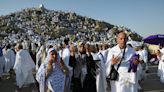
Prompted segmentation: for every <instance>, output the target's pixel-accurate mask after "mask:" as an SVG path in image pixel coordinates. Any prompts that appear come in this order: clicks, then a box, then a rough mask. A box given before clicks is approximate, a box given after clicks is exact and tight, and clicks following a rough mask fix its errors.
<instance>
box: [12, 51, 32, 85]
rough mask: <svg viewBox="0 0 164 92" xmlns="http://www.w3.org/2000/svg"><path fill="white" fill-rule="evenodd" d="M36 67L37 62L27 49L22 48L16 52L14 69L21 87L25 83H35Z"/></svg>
mask: <svg viewBox="0 0 164 92" xmlns="http://www.w3.org/2000/svg"><path fill="white" fill-rule="evenodd" d="M34 69H35V64H34V62H33V60H32V58H31V56H30V54H29V52H28V51H26V50H20V51H18V52H17V54H16V60H15V65H14V70H15V73H16V82H17V85H18V86H19V88H21V87H22V86H23V85H24V84H30V83H34V82H35V79H34V76H33V74H32V71H33V70H34Z"/></svg>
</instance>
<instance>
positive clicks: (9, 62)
mask: <svg viewBox="0 0 164 92" xmlns="http://www.w3.org/2000/svg"><path fill="white" fill-rule="evenodd" d="M4 57H5V61H6V62H5V70H4V71H5V72H9V70H10V69H12V68H13V67H14V64H15V53H14V51H13V50H11V49H8V50H7V51H6V53H5V55H4Z"/></svg>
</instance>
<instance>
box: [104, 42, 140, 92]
mask: <svg viewBox="0 0 164 92" xmlns="http://www.w3.org/2000/svg"><path fill="white" fill-rule="evenodd" d="M133 54H135V51H134V49H133V48H131V47H129V46H127V47H126V50H125V55H124V59H123V60H122V62H121V65H120V67H119V69H118V73H119V78H118V80H117V81H111V92H137V91H138V90H137V88H138V87H137V75H136V73H128V68H129V64H130V62H129V60H130V58H131V57H132V56H133ZM113 55H114V57H116V56H119V57H120V58H121V57H122V55H123V50H121V49H120V48H119V46H118V45H117V46H115V47H113V48H112V49H110V51H109V53H108V57H107V62H106V73H107V75H109V73H110V69H111V60H112V57H113ZM117 67H118V66H117V65H115V68H117Z"/></svg>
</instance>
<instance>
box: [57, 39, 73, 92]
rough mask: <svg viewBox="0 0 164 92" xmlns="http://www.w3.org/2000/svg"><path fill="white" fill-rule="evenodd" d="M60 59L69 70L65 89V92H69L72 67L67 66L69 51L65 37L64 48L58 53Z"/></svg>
mask: <svg viewBox="0 0 164 92" xmlns="http://www.w3.org/2000/svg"><path fill="white" fill-rule="evenodd" d="M60 55H61V58H62V60H63V61H64V63H65V65H66V67H67V68H68V70H69V75H68V76H66V80H65V81H66V84H65V85H66V87H65V89H67V90H68V91H67V92H70V87H71V78H72V74H73V68H72V67H71V66H69V58H70V51H69V40H68V39H65V40H64V48H63V50H62V51H61V53H60Z"/></svg>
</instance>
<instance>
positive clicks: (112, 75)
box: [109, 66, 118, 80]
mask: <svg viewBox="0 0 164 92" xmlns="http://www.w3.org/2000/svg"><path fill="white" fill-rule="evenodd" d="M109 79H110V80H117V79H118V72H117V70H116V69H115V68H114V66H112V67H111V72H110V74H109Z"/></svg>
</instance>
